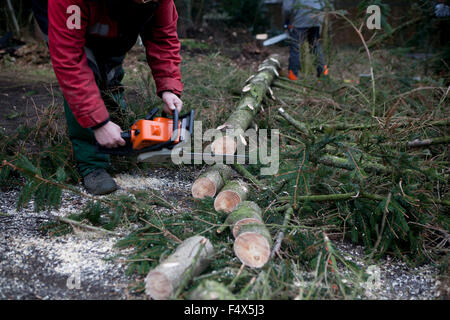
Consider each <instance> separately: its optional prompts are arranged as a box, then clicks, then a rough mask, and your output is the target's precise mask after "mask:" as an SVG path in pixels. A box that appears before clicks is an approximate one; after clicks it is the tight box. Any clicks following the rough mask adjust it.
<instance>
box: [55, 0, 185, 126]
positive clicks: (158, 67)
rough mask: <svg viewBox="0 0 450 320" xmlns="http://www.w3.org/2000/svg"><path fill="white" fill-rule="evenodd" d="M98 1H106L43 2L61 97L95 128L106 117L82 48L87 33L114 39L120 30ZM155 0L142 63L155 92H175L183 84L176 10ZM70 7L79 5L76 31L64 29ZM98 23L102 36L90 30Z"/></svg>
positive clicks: (166, 0) (169, 1) (170, 1)
mask: <svg viewBox="0 0 450 320" xmlns="http://www.w3.org/2000/svg"><path fill="white" fill-rule="evenodd" d="M103 1H110V0H97V1H92V0H49V1H48V17H49V30H48V36H49V48H50V56H51V60H52V64H53V68H54V70H55V74H56V77H57V78H58V82H59V84H60V86H61V89H62V92H63V94H64V97H65V98H66V100H67V102H68V103H69V106H70V108H71V110H72V112H73V114H74V115H75V118H76V119H77V121H78V122H79V124H80V125H81V126H82V127H84V128H90V127H94V126H96V125H98V124H100V123H102V122H104V121H106V120H107V119H108V117H109V114H108V111H107V110H106V107H105V103H104V102H103V100H102V98H101V96H100V91H99V89H98V87H97V84H96V82H95V77H94V73H93V71H92V70H91V69H90V68H89V66H88V62H87V58H86V52H85V49H84V47H85V45H86V39H87V38H88V37H90V38H91V39H92V37H94V40H95V39H96V38H95V37H98V39H99V41H102V40H104V39H105V38H106V39H114V38H115V37H117V34H118V32H119V31H120V30H118V29H119V28H118V23H117V22H116V21H114V20H112V19H111V18H110V17H108V16H105V13H104V11H103V10H101V8H102V2H103ZM122 1H123V0H122ZM130 1H131V0H130ZM159 3H160V4H159V7H158V8H157V9H156V10H155V12H154V16H153V18H152V19H151V20H150V22H149V23H148V25H146V30H144V33H145V34H146V35H147V36H145V37H144V38H143V42H144V45H145V48H146V53H147V61H148V64H149V66H150V68H151V70H152V74H153V78H154V79H155V83H156V88H157V93H158V95H160V94H161V93H162V92H163V91H172V92H173V93H175V94H178V95H179V94H181V91H182V90H183V84H182V83H181V74H180V68H179V65H180V62H181V58H180V42H179V40H178V35H177V19H178V14H177V11H176V8H175V5H174V3H173V0H160V1H159ZM72 5H76V6H78V7H79V8H80V9H81V25H80V27H81V28H80V29H72V30H71V29H69V28H68V27H67V21H68V18H69V17H70V16H72V15H73V12H69V13H67V11H68V9H67V8H68V7H69V6H72ZM72 21H73V20H72ZM99 23H101V24H103V25H104V24H107V25H108V28H107V30H108V33H107V34H102V35H99V34H93V32H95V25H98V24H99ZM93 26H94V27H93ZM135 37H137V33H136V35H135ZM131 40H132V41H131V43H134V42H133V41H135V40H136V38H134V39H131ZM128 49H129V48H127V49H126V50H128ZM123 54H125V52H123Z"/></svg>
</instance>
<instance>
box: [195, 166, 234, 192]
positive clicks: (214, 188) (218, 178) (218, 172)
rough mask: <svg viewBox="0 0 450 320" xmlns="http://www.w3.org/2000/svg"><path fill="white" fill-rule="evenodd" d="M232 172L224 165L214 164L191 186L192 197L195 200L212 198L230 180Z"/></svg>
mask: <svg viewBox="0 0 450 320" xmlns="http://www.w3.org/2000/svg"><path fill="white" fill-rule="evenodd" d="M231 173H232V170H231V168H230V167H229V166H226V165H224V164H216V165H214V166H212V167H210V168H208V170H206V171H205V172H204V173H203V174H201V175H200V176H199V177H198V178H197V180H195V182H194V184H193V185H192V196H193V197H194V198H196V199H204V198H205V197H214V196H215V195H216V194H217V192H218V191H220V189H222V187H223V186H224V184H225V182H226V181H227V180H228V179H229V178H230V176H231Z"/></svg>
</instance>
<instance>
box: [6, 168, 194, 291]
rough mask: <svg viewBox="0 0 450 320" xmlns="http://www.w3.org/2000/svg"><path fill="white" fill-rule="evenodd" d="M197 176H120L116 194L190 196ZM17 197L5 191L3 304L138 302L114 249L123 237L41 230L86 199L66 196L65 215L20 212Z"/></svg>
mask: <svg viewBox="0 0 450 320" xmlns="http://www.w3.org/2000/svg"><path fill="white" fill-rule="evenodd" d="M193 177H194V172H193V171H192V172H191V171H185V170H183V171H176V170H169V171H168V170H165V169H155V170H152V171H151V174H150V173H147V174H142V173H140V174H139V175H138V176H136V174H119V175H117V176H116V177H115V179H116V182H117V184H118V185H119V187H120V189H119V190H118V191H117V193H126V192H127V190H129V189H147V188H152V189H156V190H159V191H160V192H161V194H162V195H164V197H166V198H170V197H173V198H175V197H178V196H179V195H184V196H185V195H186V194H189V193H190V186H191V183H192V181H193ZM80 188H81V187H80ZM18 194H19V193H18V191H15V190H12V191H8V192H0V299H130V298H131V299H132V298H134V297H133V296H131V295H130V294H129V293H128V285H129V284H130V283H131V282H133V279H132V278H130V277H127V276H126V275H125V265H124V264H123V261H122V260H120V259H118V258H117V257H116V258H114V257H115V256H116V255H117V254H124V253H125V252H124V251H123V250H122V251H120V252H119V251H118V250H117V249H116V248H114V244H115V243H116V241H117V240H118V237H115V236H101V235H98V234H96V233H92V232H84V231H82V230H74V231H75V232H74V233H72V234H68V235H65V236H60V237H54V236H53V237H52V236H46V235H44V234H43V233H42V232H41V230H40V227H41V226H42V224H44V223H45V222H49V221H52V218H51V216H52V215H55V216H67V215H69V214H71V213H77V212H80V209H81V208H83V206H84V204H85V203H86V199H82V198H81V197H79V196H77V195H73V194H70V193H67V192H65V193H64V194H63V201H62V205H61V209H60V210H58V211H55V210H53V211H51V212H50V213H48V212H45V211H43V212H38V213H36V212H34V210H33V203H30V205H29V206H27V207H26V208H24V209H22V210H19V211H18V210H16V201H17V198H18ZM178 205H180V206H181V205H182V203H178ZM119 232H120V233H125V232H127V230H119ZM111 258H112V259H111Z"/></svg>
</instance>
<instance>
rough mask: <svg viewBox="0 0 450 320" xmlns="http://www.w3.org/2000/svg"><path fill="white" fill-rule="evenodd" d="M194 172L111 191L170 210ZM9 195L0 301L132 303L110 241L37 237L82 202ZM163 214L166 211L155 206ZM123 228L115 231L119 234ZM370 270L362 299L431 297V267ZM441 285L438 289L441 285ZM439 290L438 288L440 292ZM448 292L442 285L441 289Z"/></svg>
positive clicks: (3, 208) (1, 237) (120, 179)
mask: <svg viewBox="0 0 450 320" xmlns="http://www.w3.org/2000/svg"><path fill="white" fill-rule="evenodd" d="M196 174H197V172H195V170H191V171H189V170H182V171H179V170H167V169H154V170H152V171H151V172H147V173H142V172H141V173H136V172H134V173H130V174H119V175H116V176H115V179H116V181H117V183H118V185H119V186H120V190H118V191H117V192H118V193H126V192H127V190H130V189H143V190H144V189H148V188H152V189H157V190H159V192H161V194H162V195H163V196H164V197H165V198H166V199H170V200H171V201H172V200H175V199H177V200H178V201H177V206H179V207H180V208H183V207H184V208H186V206H188V205H189V203H186V202H183V201H179V199H183V198H186V196H190V188H191V185H192V182H193V180H194V178H195V176H196ZM17 197H18V192H17V191H14V190H12V191H8V192H0V299H133V298H136V297H134V296H132V295H130V294H129V292H128V286H129V284H130V283H132V282H133V279H132V278H130V277H127V276H126V275H125V265H124V264H123V261H122V260H120V259H119V258H117V256H116V255H117V254H124V253H126V252H124V251H121V252H119V251H118V250H117V249H116V248H114V244H115V242H116V241H117V240H118V238H117V237H115V236H101V235H98V234H93V233H91V232H84V231H82V230H75V232H74V233H72V234H68V235H65V236H60V237H54V236H53V237H52V236H46V235H43V233H42V232H41V231H40V226H42V224H43V223H45V222H48V221H51V220H52V218H51V216H52V215H57V216H67V215H68V214H70V213H74V212H79V210H80V209H81V208H82V207H83V206H84V204H85V203H86V200H85V199H82V198H81V197H79V196H77V195H73V194H69V193H64V195H63V202H62V205H61V209H60V210H58V211H52V212H50V213H48V212H39V213H36V212H34V211H33V204H32V203H31V204H30V205H29V206H28V207H26V208H25V209H22V210H20V211H18V210H16V208H15V205H16V201H17ZM163 210H167V209H163ZM127 231H129V230H119V232H121V233H125V232H127ZM335 244H336V246H337V247H338V248H339V249H341V250H343V251H345V252H347V253H349V254H350V255H351V258H350V259H351V260H352V261H353V262H355V263H357V264H359V265H360V266H363V267H365V268H367V267H369V266H367V265H365V264H364V261H363V259H362V257H363V256H364V250H363V248H362V247H360V246H354V245H352V244H348V243H340V242H338V243H335ZM377 267H378V269H374V276H375V277H376V278H377V279H379V282H377V284H376V285H375V286H373V287H372V288H367V289H366V296H364V297H359V298H363V299H421V300H423V299H439V298H440V294H441V292H440V291H439V290H438V289H439V286H440V283H439V281H438V280H437V279H438V270H437V269H436V268H435V267H433V266H431V265H424V266H422V267H418V268H408V266H407V265H406V264H404V263H403V262H401V261H398V260H395V259H390V258H389V257H387V258H386V259H384V260H382V261H380V262H379V263H378V265H377ZM441 287H442V286H441ZM441 289H442V288H441ZM446 290H448V288H447V289H446Z"/></svg>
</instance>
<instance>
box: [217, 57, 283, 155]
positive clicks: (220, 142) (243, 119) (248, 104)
mask: <svg viewBox="0 0 450 320" xmlns="http://www.w3.org/2000/svg"><path fill="white" fill-rule="evenodd" d="M279 68H280V63H279V61H278V55H272V56H271V57H269V59H267V60H264V61H263V63H262V64H261V65H260V66H259V69H258V73H256V74H255V75H254V76H253V77H251V78H250V79H249V80H248V84H247V85H246V86H245V87H244V88H243V89H242V92H243V96H242V98H241V100H240V102H239V104H238V106H237V108H236V110H235V111H234V112H233V113H232V114H231V115H230V116H229V118H228V119H227V121H226V122H225V123H224V124H223V125H222V126H220V127H219V128H218V129H219V130H222V131H224V132H225V135H223V136H222V137H220V138H217V139H216V140H214V142H213V143H212V144H211V150H212V151H213V152H214V153H216V154H234V153H235V152H236V150H237V145H238V143H239V139H242V138H243V137H240V135H242V134H243V132H244V131H245V130H247V128H249V126H250V125H251V123H252V121H253V118H254V117H255V116H256V114H257V113H258V112H259V110H260V109H261V104H262V101H263V99H264V97H265V95H266V93H267V91H271V90H270V85H271V83H272V81H273V80H274V79H275V78H276V77H278V76H279V74H278V70H279Z"/></svg>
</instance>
